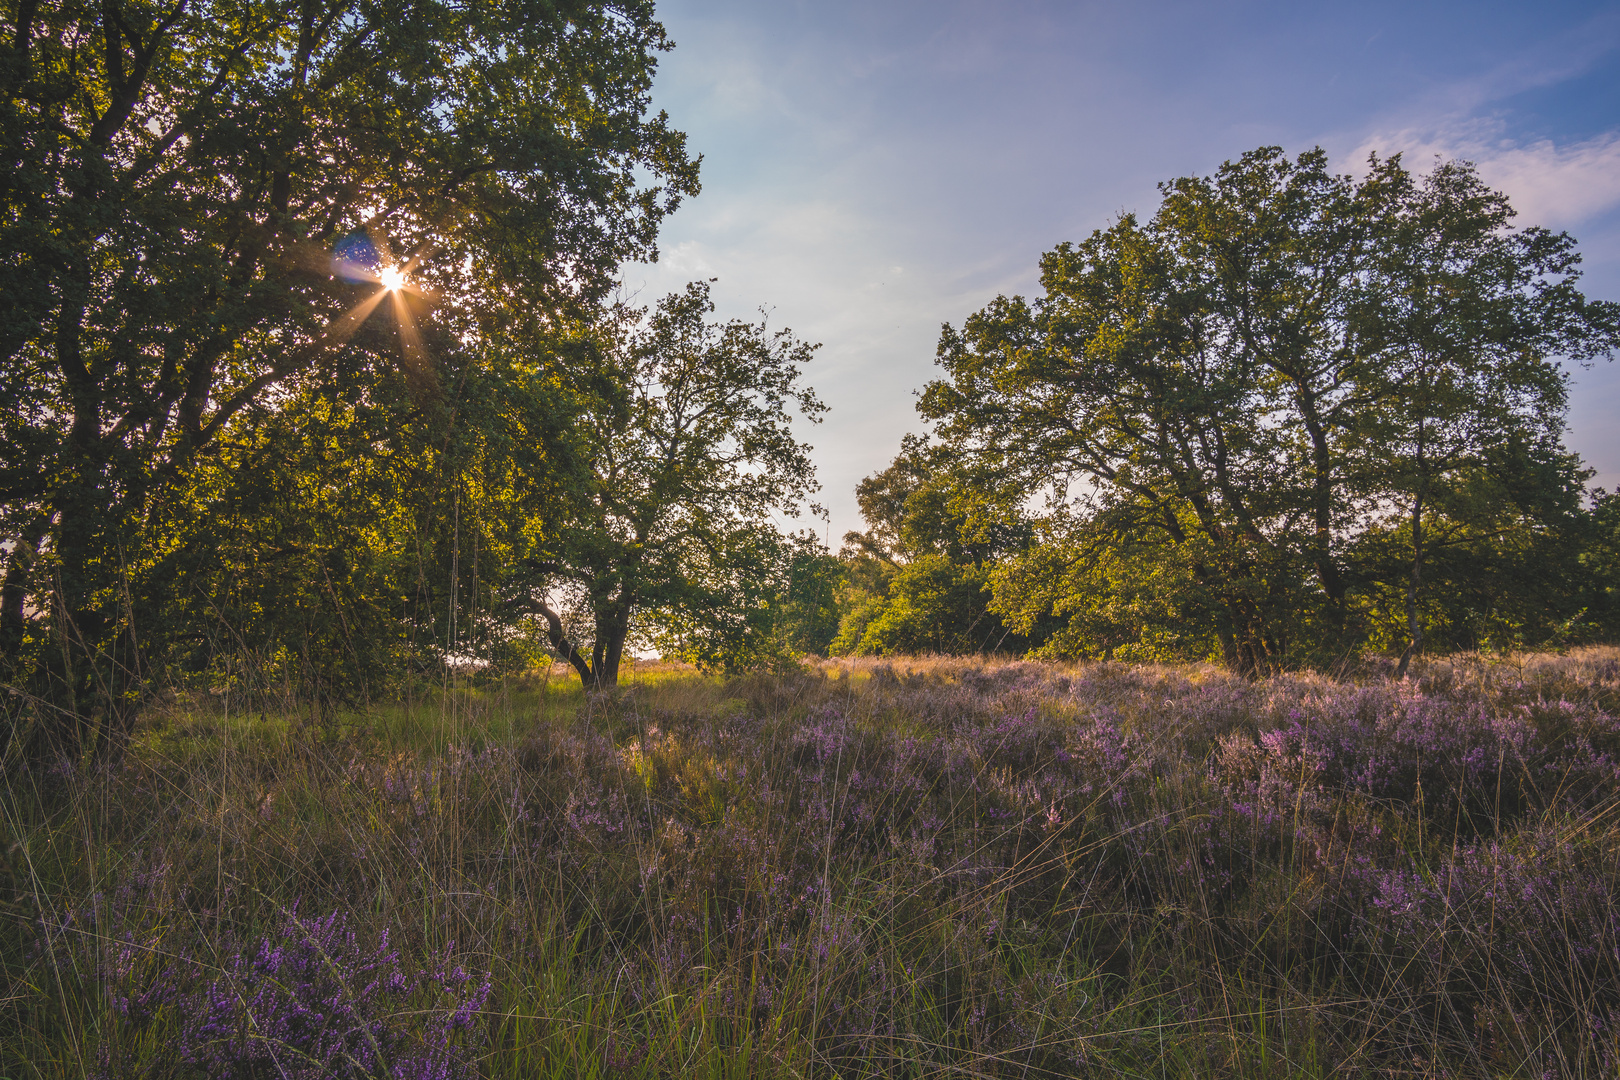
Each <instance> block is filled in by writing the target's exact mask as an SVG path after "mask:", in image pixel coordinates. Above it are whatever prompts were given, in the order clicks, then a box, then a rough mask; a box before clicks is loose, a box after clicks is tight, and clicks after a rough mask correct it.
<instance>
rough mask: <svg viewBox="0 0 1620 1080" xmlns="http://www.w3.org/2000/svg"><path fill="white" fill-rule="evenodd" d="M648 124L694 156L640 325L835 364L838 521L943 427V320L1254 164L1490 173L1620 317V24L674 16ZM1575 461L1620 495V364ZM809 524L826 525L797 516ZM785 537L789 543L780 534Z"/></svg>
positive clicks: (1604, 372) (1465, 7)
mask: <svg viewBox="0 0 1620 1080" xmlns="http://www.w3.org/2000/svg"><path fill="white" fill-rule="evenodd" d="M659 17H660V18H661V20H662V21H663V23H664V25H665V27H666V29H667V30H668V32H669V35H670V37H671V39H672V40H673V41H674V42H675V44H676V48H675V49H674V50H673V51H672V52H669V53H667V54H665V55H664V56H663V57H662V59H661V62H660V69H659V74H658V79H657V81H656V83H655V85H654V90H653V104H654V107H655V108H659V109H664V110H667V111H668V113H669V115H670V119H671V122H672V123H673V125H674V126H675V127H676V128H678V129H679V130H682V131H684V132H686V133H687V135H688V145H689V148H690V149H691V150H692V151H693V152H695V153H699V154H702V155H703V165H702V181H703V192H702V194H701V195H699V196H698V197H696V198H695V199H691V200H688V201H687V202H686V203H685V204H684V205H683V206H682V207H681V209H680V210H679V211H677V212H676V214H674V215H673V216H672V217H670V218H668V219H667V220H666V221H665V224H664V227H663V231H662V234H661V238H660V241H659V246H660V249H661V252H662V255H661V258H660V259H659V261H658V262H657V263H656V264H650V265H648V264H637V265H632V266H628V267H626V268H625V269H624V279H625V284H626V287H627V288H628V289H629V290H630V291H632V292H633V293H635V294H637V296H638V302H640V303H644V304H650V303H652V302H653V301H655V300H656V299H657V298H658V297H660V296H662V295H664V294H665V293H668V292H672V291H675V290H677V289H679V288H680V287H681V286H682V285H684V284H685V283H686V282H687V281H689V280H693V279H697V278H715V279H717V280H716V282H715V284H714V286H713V296H714V299H715V301H716V305H717V309H718V314H719V315H720V316H721V317H723V318H732V317H740V318H749V319H752V320H755V321H757V320H758V319H759V318H760V317H761V316H760V311H761V309H762V308H763V309H764V310H765V311H766V312H767V313H768V316H767V317H768V322H769V324H770V326H771V327H772V328H773V329H774V328H781V327H789V328H791V329H792V330H793V331H794V333H795V335H797V336H798V337H800V338H802V339H805V340H809V341H814V342H820V343H821V346H822V347H821V349H820V350H819V352H818V353H817V354H816V359H815V361H814V363H813V364H812V365H811V366H810V367H809V369H808V370H807V372H806V376H807V378H806V381H807V382H809V383H810V384H811V385H813V386H814V387H815V389H816V391H817V393H818V395H819V396H820V397H821V398H822V400H823V401H825V402H826V403H827V404H828V405H829V406H830V407H831V409H830V412H829V413H828V414H827V415H826V417H825V419H824V420H823V422H822V423H821V424H819V425H817V426H815V427H813V428H810V427H804V426H802V424H803V422H802V421H801V422H800V423H801V427H800V437H801V438H802V439H804V440H805V441H808V442H810V443H813V444H814V446H815V452H814V455H813V457H814V460H815V462H816V465H817V469H818V476H819V479H820V481H821V483H822V488H823V490H822V492H821V502H822V503H823V504H824V505H825V506H826V507H827V509H828V510H829V512H830V520H829V521H828V522H826V523H825V524H822V525H820V526H818V528H821V529H825V530H826V531H827V534H828V535H829V537H830V539H831V541H832V546H833V547H834V548H835V549H836V548H837V546H838V540H839V537H840V536H842V534H843V533H844V532H845V531H846V530H849V529H858V528H861V527H862V523H861V519H860V513H859V510H858V508H857V506H856V503H855V485H856V484H857V483H859V481H860V480H861V478H862V477H865V476H868V475H870V474H872V473H874V472H877V471H879V470H881V469H883V468H885V467H886V466H887V465H888V464H889V462H890V461H891V460H892V459H893V457H894V455H895V453H896V452H897V451H898V449H899V447H900V439H901V436H902V435H903V434H905V433H906V432H908V431H923V430H926V426H925V425H924V423H923V422H922V421H921V419H920V418H919V417H918V416H917V415H916V413H915V411H914V404H915V392H916V391H918V390H920V389H921V388H922V387H923V386H924V385H925V384H926V383H927V382H928V381H929V380H930V379H933V378H937V377H938V376H939V374H940V372H939V369H938V368H936V367H935V366H934V348H935V345H936V343H937V342H938V340H939V333H940V327H941V324H943V323H952V324H955V325H960V324H961V322H962V320H963V319H965V318H966V317H967V316H969V315H970V314H972V313H973V312H975V311H977V310H978V309H980V308H982V307H983V306H984V305H985V304H987V303H988V302H989V301H991V300H992V299H994V298H995V297H996V296H997V295H998V294H1007V295H1011V294H1015V293H1022V294H1024V295H1027V296H1033V295H1035V294H1037V293H1038V291H1039V290H1038V260H1039V257H1040V255H1041V254H1042V253H1043V252H1045V251H1048V250H1050V249H1051V248H1053V247H1055V246H1056V245H1057V244H1059V243H1061V242H1062V241H1065V240H1073V241H1078V240H1081V239H1083V238H1084V237H1085V236H1087V235H1089V234H1090V233H1091V232H1092V230H1094V229H1098V228H1105V227H1107V226H1108V225H1109V224H1110V223H1111V222H1112V221H1113V220H1115V219H1116V218H1117V217H1119V216H1120V215H1121V214H1124V213H1131V212H1135V213H1139V214H1141V215H1142V216H1144V217H1146V216H1150V215H1151V214H1152V213H1153V211H1154V209H1155V208H1156V207H1157V205H1158V201H1159V197H1158V191H1157V185H1158V184H1159V183H1160V182H1161V181H1164V180H1169V179H1172V178H1174V177H1178V176H1189V175H1200V176H1205V175H1209V174H1210V173H1212V172H1213V171H1214V170H1215V169H1216V168H1218V167H1219V166H1220V164H1221V162H1223V161H1225V160H1227V159H1235V158H1237V157H1239V156H1241V155H1242V154H1243V152H1244V151H1246V150H1251V149H1254V148H1255V147H1259V146H1269V145H1277V146H1281V147H1283V149H1284V150H1286V151H1287V152H1288V153H1290V154H1296V153H1298V152H1300V151H1303V150H1308V149H1310V148H1312V147H1314V146H1320V147H1322V148H1323V149H1324V150H1326V151H1327V152H1328V154H1329V155H1330V158H1331V164H1332V165H1333V166H1334V167H1335V169H1336V171H1344V172H1354V171H1356V170H1357V167H1358V166H1359V165H1360V164H1361V163H1363V162H1364V161H1365V160H1366V158H1367V155H1368V154H1369V153H1370V152H1373V151H1376V152H1377V153H1379V154H1380V155H1384V156H1387V155H1389V154H1392V153H1396V152H1400V153H1403V154H1404V155H1405V158H1404V160H1405V161H1406V162H1407V163H1408V165H1409V166H1417V167H1423V168H1427V167H1428V166H1429V165H1431V164H1432V163H1433V162H1434V161H1435V159H1436V156H1437V155H1438V156H1439V157H1441V158H1464V159H1467V160H1470V161H1473V162H1475V163H1476V164H1477V165H1478V167H1479V170H1480V173H1481V175H1482V176H1483V177H1484V178H1485V180H1486V181H1487V182H1489V183H1491V184H1492V185H1493V186H1495V187H1497V188H1499V189H1500V190H1502V191H1504V192H1506V193H1507V194H1508V195H1509V197H1510V198H1511V200H1512V204H1513V206H1514V207H1515V208H1516V209H1517V210H1518V211H1519V217H1518V218H1517V224H1520V225H1543V226H1547V227H1551V228H1555V229H1565V230H1568V231H1569V232H1570V233H1571V234H1572V235H1573V236H1574V237H1575V238H1576V239H1577V240H1578V241H1579V243H1580V250H1581V252H1582V255H1583V257H1584V260H1585V261H1584V270H1585V278H1584V279H1583V281H1582V285H1581V287H1582V289H1583V291H1585V292H1586V294H1587V295H1588V296H1589V297H1593V298H1601V299H1607V300H1620V3H1608V4H1594V3H1556V2H1548V0H1542V2H1540V3H1512V4H1510V3H1488V2H1477V0H1476V2H1470V3H1462V2H1449V3H1422V2H1415V0H1402V2H1399V3H1383V2H1366V0H1357V2H1353V3H1352V2H1344V0H1341V2H1338V3H1318V2H1311V0H1292V2H1287V3H1227V2H1219V3H1214V2H1204V3H1191V2H1189V3H1159V2H1135V3H1055V2H1051V3H1041V2H1027V3H1026V2H1019V0H1000V2H984V3H975V2H951V0H932V2H926V3H913V2H910V0H865V2H846V0H817V2H814V3H799V2H794V0H768V2H761V0H670V2H667V3H661V4H660V5H659ZM1574 375H1575V379H1574V387H1573V392H1572V394H1571V408H1570V412H1569V428H1570V430H1569V433H1568V435H1567V437H1566V444H1567V445H1568V446H1569V447H1570V448H1572V449H1574V450H1576V451H1578V452H1579V453H1580V454H1581V455H1582V457H1583V458H1584V459H1585V460H1586V462H1587V464H1588V465H1589V466H1590V467H1592V468H1594V469H1596V470H1597V472H1598V475H1597V476H1596V477H1595V478H1594V480H1593V481H1592V482H1593V483H1594V484H1602V485H1604V486H1606V487H1608V488H1609V489H1611V490H1612V489H1614V488H1616V487H1620V423H1616V420H1620V362H1616V363H1610V364H1600V365H1599V366H1597V367H1594V368H1592V369H1589V370H1577V371H1575V372H1574ZM806 523H807V522H806ZM787 524H793V523H792V522H788V523H787Z"/></svg>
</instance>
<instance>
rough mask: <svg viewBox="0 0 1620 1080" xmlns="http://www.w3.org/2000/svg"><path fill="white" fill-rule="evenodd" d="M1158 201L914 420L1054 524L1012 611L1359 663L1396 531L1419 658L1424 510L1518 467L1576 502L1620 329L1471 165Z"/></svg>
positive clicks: (947, 383)
mask: <svg viewBox="0 0 1620 1080" xmlns="http://www.w3.org/2000/svg"><path fill="white" fill-rule="evenodd" d="M1161 191H1162V193H1163V196H1164V199H1163V203H1162V204H1161V206H1160V208H1159V210H1158V211H1157V213H1155V214H1154V216H1153V217H1152V218H1151V219H1149V220H1147V221H1145V222H1144V221H1139V220H1138V219H1137V218H1136V217H1134V216H1126V217H1124V218H1122V219H1121V220H1119V221H1118V222H1117V223H1116V224H1115V225H1113V226H1112V227H1111V228H1108V229H1106V230H1100V231H1098V232H1095V233H1093V234H1092V235H1091V236H1090V237H1089V238H1088V239H1086V240H1085V241H1084V242H1082V243H1080V244H1063V245H1060V246H1059V247H1058V248H1057V249H1055V250H1054V251H1052V252H1050V253H1048V254H1047V255H1046V256H1044V257H1043V258H1042V260H1041V285H1042V287H1043V290H1044V294H1043V295H1042V296H1041V297H1040V298H1039V299H1037V300H1035V301H1034V302H1027V301H1025V300H1024V299H1022V298H1020V297H1013V298H1011V299H1009V298H1005V297H1003V298H998V299H997V300H996V301H995V302H993V303H992V304H991V305H990V306H988V307H987V308H985V309H984V310H983V311H981V312H979V313H977V314H975V315H973V316H971V317H970V318H969V319H968V320H967V321H966V322H965V323H964V324H963V326H962V328H961V329H960V330H957V329H954V328H951V327H947V328H946V330H945V333H944V335H943V337H942V339H941V342H940V347H939V362H940V364H941V366H942V367H944V369H945V372H946V378H945V379H942V380H939V381H936V382H934V383H932V384H931V385H930V386H929V387H928V388H927V390H926V392H925V393H924V395H923V399H922V402H921V406H920V408H921V411H922V413H923V415H924V416H926V417H928V418H930V419H934V420H937V421H939V422H940V428H939V431H940V433H941V435H942V436H943V437H944V439H945V440H946V442H947V445H949V446H951V447H952V448H953V449H954V450H955V451H957V452H958V453H960V454H963V455H966V456H967V457H968V458H970V459H972V460H975V461H978V462H980V463H983V464H984V465H985V466H986V467H987V468H989V469H991V470H993V471H995V472H996V473H997V474H998V475H1001V476H1003V477H1005V478H1006V480H1007V482H1008V483H1010V484H1011V485H1013V486H1014V487H1016V488H1018V489H1019V490H1021V491H1022V492H1023V493H1025V494H1026V495H1028V494H1032V493H1035V492H1045V493H1046V494H1047V495H1048V496H1049V497H1050V498H1051V500H1052V502H1051V505H1052V507H1053V512H1052V513H1051V514H1050V515H1048V516H1047V518H1046V519H1045V521H1044V523H1043V531H1044V534H1045V536H1046V543H1045V544H1044V545H1042V546H1041V547H1040V548H1039V549H1038V550H1036V551H1035V552H1034V553H1033V554H1032V555H1031V557H1030V558H1029V559H1028V560H1025V561H1026V562H1027V566H1022V567H1020V566H1010V567H1008V568H1007V569H1006V571H1005V572H1004V573H1003V574H1002V575H1001V578H1000V589H999V595H998V603H999V604H1000V606H1001V608H1002V610H1004V611H1005V612H1007V613H1008V614H1010V615H1012V616H1014V617H1015V620H1022V621H1023V622H1026V623H1027V622H1028V621H1029V620H1031V619H1034V618H1035V617H1037V616H1038V615H1040V614H1042V613H1045V612H1050V611H1053V610H1056V611H1058V612H1060V613H1064V614H1068V615H1071V616H1073V617H1074V618H1076V619H1082V618H1088V617H1090V618H1096V619H1098V620H1100V621H1101V622H1102V623H1111V624H1112V625H1115V626H1118V625H1119V624H1120V622H1121V621H1123V622H1126V623H1129V622H1130V621H1131V611H1130V609H1131V606H1132V604H1135V603H1138V601H1132V602H1130V603H1120V602H1118V600H1119V598H1121V597H1124V596H1126V595H1135V596H1137V597H1138V598H1144V597H1145V598H1147V599H1148V600H1149V601H1151V602H1152V603H1158V604H1159V605H1160V606H1166V608H1167V609H1166V610H1165V611H1164V612H1162V613H1161V616H1160V617H1159V618H1158V622H1159V624H1160V625H1159V627H1158V629H1157V630H1154V631H1152V632H1153V633H1167V634H1181V635H1185V636H1186V637H1188V638H1191V637H1196V634H1197V632H1198V628H1199V627H1201V626H1207V627H1208V629H1209V632H1210V633H1211V634H1212V636H1213V638H1214V639H1215V642H1216V643H1217V648H1218V651H1219V653H1220V654H1221V655H1222V656H1223V657H1224V658H1225V660H1226V662H1227V663H1228V664H1230V665H1231V666H1233V667H1234V668H1237V669H1239V670H1243V671H1249V672H1258V671H1264V670H1266V669H1269V668H1273V667H1275V666H1277V665H1279V664H1282V663H1286V662H1289V661H1290V660H1292V659H1296V658H1299V657H1301V656H1302V655H1304V654H1305V653H1306V652H1308V651H1309V650H1310V649H1315V650H1317V651H1319V652H1324V653H1327V654H1332V653H1334V652H1340V653H1342V650H1344V649H1347V648H1351V647H1354V645H1355V644H1356V641H1357V631H1356V628H1355V626H1354V625H1353V624H1354V623H1355V621H1356V609H1357V601H1358V597H1357V595H1356V594H1357V590H1358V588H1363V589H1364V588H1365V587H1369V586H1372V585H1377V584H1380V582H1377V581H1374V580H1372V575H1373V574H1374V573H1375V570H1374V568H1373V566H1372V565H1371V563H1370V562H1368V561H1367V559H1366V558H1365V550H1366V548H1365V545H1360V544H1359V540H1360V539H1361V538H1363V537H1364V536H1365V535H1367V533H1368V530H1369V529H1382V530H1384V531H1385V532H1388V531H1389V530H1390V529H1391V528H1394V527H1395V526H1394V524H1393V522H1395V521H1396V520H1398V519H1399V518H1401V517H1402V516H1404V517H1405V518H1406V519H1407V521H1408V523H1409V524H1408V526H1406V527H1405V532H1404V534H1403V535H1404V536H1405V537H1406V541H1405V542H1406V543H1407V545H1408V548H1409V551H1408V556H1409V557H1408V565H1409V570H1410V573H1409V575H1408V600H1407V608H1408V613H1409V615H1408V621H1409V625H1410V643H1409V644H1410V648H1409V652H1408V655H1410V651H1411V650H1415V649H1416V648H1417V647H1418V646H1420V645H1421V642H1422V630H1421V626H1420V620H1419V617H1418V613H1417V612H1418V606H1419V605H1418V597H1417V593H1418V590H1419V589H1420V588H1421V583H1422V567H1423V562H1424V559H1425V551H1426V548H1425V539H1424V537H1425V533H1424V521H1425V517H1424V514H1425V508H1426V507H1430V506H1433V505H1434V504H1435V503H1436V502H1437V501H1444V498H1443V492H1445V491H1447V490H1451V491H1460V490H1461V489H1462V488H1463V487H1465V486H1466V485H1468V484H1470V483H1473V482H1474V479H1475V478H1476V477H1477V475H1478V474H1479V473H1480V471H1481V470H1484V471H1487V472H1489V471H1491V470H1496V471H1498V472H1500V471H1501V469H1502V468H1504V467H1506V463H1507V462H1508V461H1509V459H1508V458H1507V457H1504V456H1502V455H1493V454H1492V450H1493V449H1494V448H1497V447H1501V446H1505V445H1508V444H1510V443H1511V444H1513V445H1517V446H1521V447H1525V448H1528V451H1529V456H1530V459H1533V460H1534V462H1536V463H1540V465H1547V466H1549V468H1547V469H1543V470H1542V472H1543V473H1544V474H1545V475H1548V476H1553V475H1563V476H1569V475H1571V474H1570V473H1569V471H1568V470H1567V469H1566V470H1563V472H1559V470H1558V469H1556V468H1551V467H1550V466H1551V465H1552V463H1555V462H1556V461H1557V460H1558V459H1559V457H1560V455H1561V454H1562V453H1563V452H1562V448H1561V446H1560V444H1559V437H1560V435H1561V433H1562V430H1563V407H1564V399H1565V392H1566V390H1565V387H1566V382H1565V373H1564V370H1563V368H1562V367H1561V364H1563V363H1565V362H1569V361H1575V362H1581V361H1589V360H1591V359H1593V358H1596V357H1604V356H1610V355H1612V352H1613V350H1614V348H1615V347H1616V345H1617V344H1620V306H1617V305H1614V304H1607V303H1599V302H1592V301H1588V300H1586V299H1585V298H1584V297H1583V296H1582V295H1581V294H1580V292H1579V291H1578V290H1577V289H1576V288H1575V282H1576V279H1577V277H1578V273H1577V263H1578V258H1577V256H1576V253H1575V247H1574V241H1573V240H1572V239H1571V238H1570V237H1569V236H1567V235H1565V234H1554V233H1550V232H1547V231H1546V230H1543V229H1538V228H1527V229H1513V228H1511V227H1510V217H1511V210H1510V209H1509V207H1508V205H1507V202H1506V200H1505V199H1504V198H1503V197H1502V196H1501V195H1500V194H1499V193H1496V192H1494V191H1491V190H1490V189H1489V188H1488V187H1487V186H1486V185H1484V184H1483V183H1482V182H1481V181H1480V180H1479V177H1478V175H1477V174H1476V173H1475V172H1474V170H1473V169H1472V167H1470V166H1468V165H1466V164H1461V163H1452V164H1448V165H1443V166H1441V167H1439V168H1437V169H1436V170H1434V171H1433V172H1432V173H1430V174H1428V175H1427V176H1424V177H1421V178H1419V177H1415V176H1413V175H1412V174H1411V173H1409V172H1408V171H1407V170H1406V169H1405V168H1404V167H1403V166H1402V164H1401V162H1400V160H1399V159H1398V158H1395V159H1390V160H1378V159H1373V160H1372V161H1371V162H1370V164H1369V170H1368V174H1367V176H1366V177H1365V178H1364V179H1362V180H1360V181H1358V180H1356V179H1354V178H1351V177H1348V176H1342V175H1335V174H1333V173H1331V172H1330V171H1329V170H1328V167H1327V160H1326V156H1325V155H1324V154H1322V153H1321V152H1320V151H1312V152H1309V153H1305V154H1302V155H1301V156H1300V157H1299V158H1297V159H1295V160H1289V159H1288V158H1287V157H1286V156H1284V155H1283V154H1282V152H1281V151H1280V150H1277V149H1274V148H1272V149H1261V150H1257V151H1254V152H1251V153H1249V154H1246V155H1244V156H1243V157H1242V158H1241V159H1240V160H1238V161H1236V162H1228V163H1227V164H1226V165H1224V166H1222V168H1221V169H1220V170H1219V171H1218V172H1217V173H1216V174H1215V176H1213V177H1209V178H1196V177H1194V178H1184V179H1179V180H1175V181H1171V182H1169V183H1166V184H1164V185H1161ZM1527 460H1528V459H1527ZM1537 467H1538V468H1539V465H1538V466H1537ZM1497 479H1498V480H1499V481H1501V482H1503V483H1508V482H1509V479H1508V478H1505V477H1498V478H1497ZM1554 501H1555V502H1556V501H1557V500H1554ZM1566 501H1567V500H1566ZM1452 502H1453V503H1456V502H1457V500H1455V499H1453V500H1452ZM1110 596H1111V597H1113V598H1114V599H1113V600H1109V599H1108V597H1110ZM1169 606H1173V607H1174V608H1175V610H1169V609H1168V607H1169ZM1087 613H1090V614H1089V615H1088V614H1087ZM1136 632H1137V631H1129V633H1136ZM1107 633H1113V631H1112V630H1109V631H1107ZM1129 633H1128V634H1127V636H1129ZM1081 636H1082V637H1084V636H1085V635H1084V634H1082V635H1081ZM1105 636H1106V634H1105ZM1318 658H1323V657H1318Z"/></svg>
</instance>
